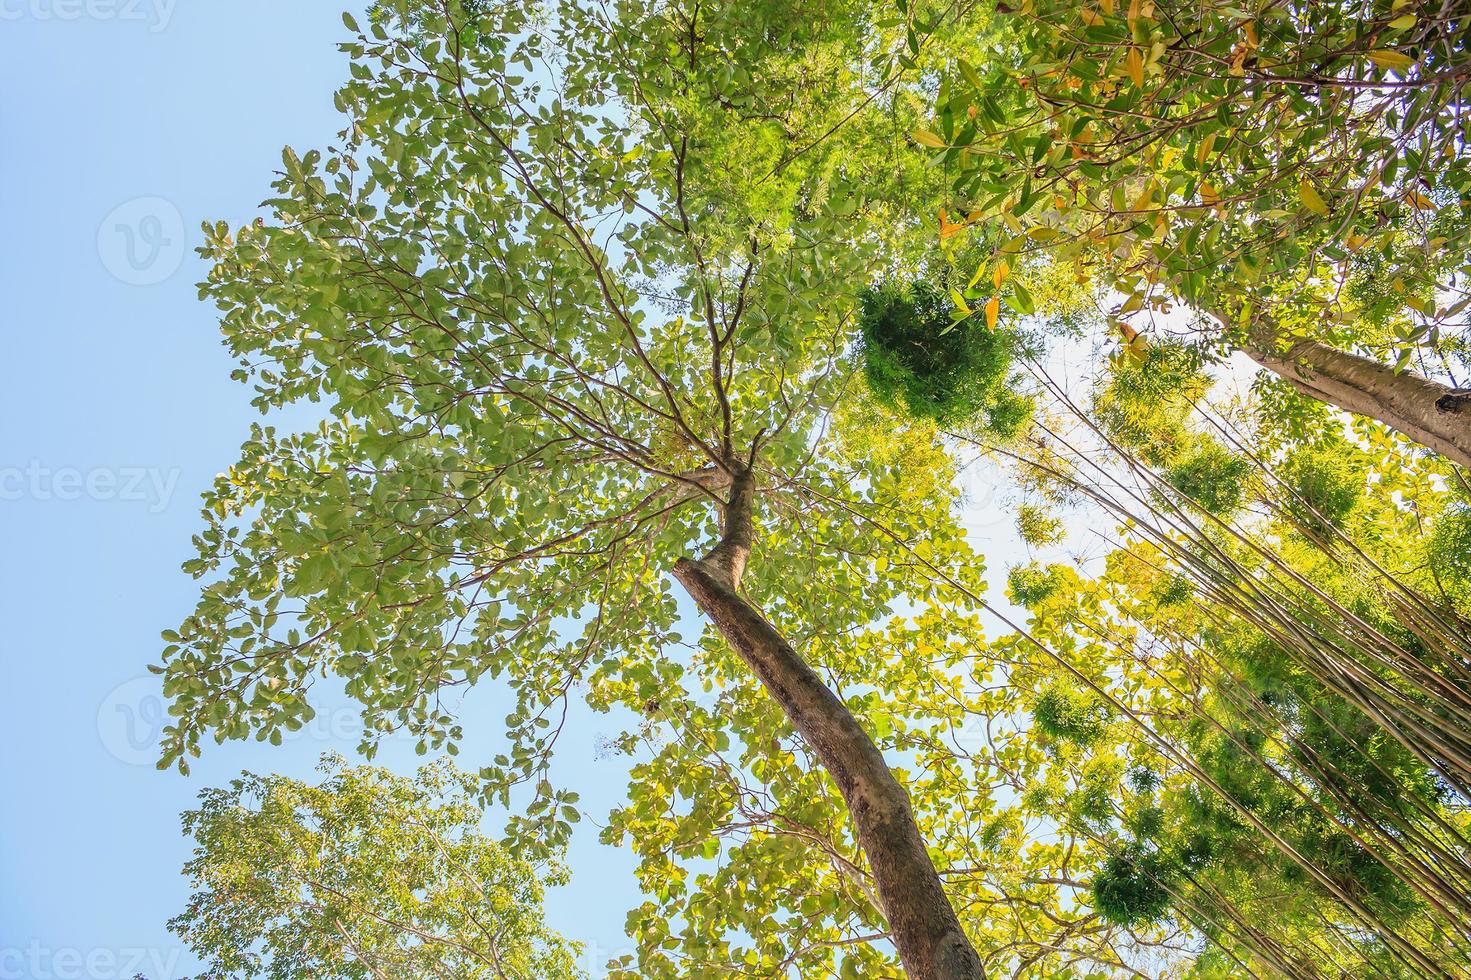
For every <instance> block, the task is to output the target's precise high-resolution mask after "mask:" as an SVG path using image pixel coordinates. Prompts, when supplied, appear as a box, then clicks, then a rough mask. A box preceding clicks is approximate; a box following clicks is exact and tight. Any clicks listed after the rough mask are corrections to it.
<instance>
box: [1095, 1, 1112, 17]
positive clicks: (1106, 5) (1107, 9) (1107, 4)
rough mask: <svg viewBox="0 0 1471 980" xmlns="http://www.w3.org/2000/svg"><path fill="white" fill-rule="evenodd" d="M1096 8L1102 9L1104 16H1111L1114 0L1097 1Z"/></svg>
mask: <svg viewBox="0 0 1471 980" xmlns="http://www.w3.org/2000/svg"><path fill="white" fill-rule="evenodd" d="M1098 6H1100V7H1102V8H1103V12H1104V13H1105V14H1112V13H1113V10H1114V0H1098Z"/></svg>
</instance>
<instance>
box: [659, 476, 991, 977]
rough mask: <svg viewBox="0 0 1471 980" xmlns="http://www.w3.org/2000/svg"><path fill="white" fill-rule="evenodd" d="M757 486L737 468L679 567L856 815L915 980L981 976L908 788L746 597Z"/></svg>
mask: <svg viewBox="0 0 1471 980" xmlns="http://www.w3.org/2000/svg"><path fill="white" fill-rule="evenodd" d="M754 493H755V488H754V486H753V484H752V476H751V474H750V472H749V470H746V471H742V472H738V473H737V475H736V476H735V477H734V480H733V481H732V485H731V488H730V501H729V503H728V505H727V506H726V507H725V513H724V514H723V515H722V534H721V540H720V543H719V544H718V545H717V546H716V547H715V549H714V550H713V551H711V552H710V554H708V555H706V556H705V557H704V558H702V559H700V560H699V561H692V560H690V559H684V560H682V561H680V562H679V563H678V564H677V565H676V566H675V568H674V577H675V578H676V579H678V580H679V582H680V583H681V584H682V585H683V586H684V588H685V590H686V591H687V592H688V593H689V594H690V597H691V598H692V599H694V601H695V602H696V604H698V605H699V607H700V609H701V610H702V611H703V612H704V613H705V615H707V616H709V617H710V619H711V621H712V622H714V624H715V626H716V628H717V629H719V630H720V632H721V635H723V636H724V637H725V639H726V640H727V642H729V643H730V645H731V647H732V648H734V650H735V652H736V653H737V654H738V655H739V656H740V658H741V660H743V661H744V662H745V663H746V665H747V666H748V667H750V668H751V670H752V671H753V672H754V673H755V674H756V676H757V678H758V679H759V680H760V681H761V684H762V686H763V687H765V689H766V692H767V693H768V694H769V695H770V696H771V697H772V699H774V700H775V701H776V703H777V704H779V705H780V706H781V709H782V711H784V712H785V713H786V716H787V719H788V720H789V721H790V722H791V723H792V726H793V727H794V728H796V730H797V731H798V732H799V733H800V734H801V736H802V738H803V740H804V741H806V743H807V744H808V745H809V746H810V747H811V748H812V750H813V751H814V752H816V753H817V757H818V759H819V760H821V762H822V765H823V768H824V769H826V770H827V772H828V774H829V775H830V776H832V778H833V781H834V782H835V783H837V786H838V790H839V792H841V793H842V794H843V800H844V802H846V803H847V806H848V811H849V813H851V814H852V816H853V824H854V826H855V828H856V829H857V833H858V843H859V846H861V847H862V848H863V852H864V854H865V855H867V857H868V863H869V866H870V867H871V868H872V871H873V879H874V884H875V885H876V886H877V891H878V897H879V901H880V903H881V904H882V905H883V908H882V909H881V910H880V911H882V912H883V914H884V916H885V917H886V918H887V919H888V923H889V934H890V936H891V937H892V938H893V941H894V946H895V947H896V948H897V949H898V951H899V959H900V960H901V961H902V963H903V964H904V972H905V973H906V974H907V975H908V976H909V977H910V980H977V978H981V977H984V976H985V971H984V970H983V969H982V967H981V961H980V957H979V956H977V955H976V952H975V950H974V949H973V948H972V947H971V944H970V941H969V940H968V939H967V938H966V936H965V932H964V930H963V929H961V926H960V920H959V919H958V918H957V917H956V915H955V910H954V908H952V907H951V905H950V900H949V898H947V897H946V895H945V890H944V888H943V887H941V884H940V876H939V875H938V874H936V872H935V866H934V863H933V862H932V861H931V860H930V855H929V851H928V849H927V848H926V847H925V842H924V838H923V837H922V836H920V832H919V826H918V824H916V823H915V820H914V812H913V810H912V808H911V806H910V802H909V795H908V793H906V792H905V791H904V787H902V786H900V785H899V781H898V780H897V779H895V778H894V774H893V773H892V772H891V771H890V770H889V767H888V764H887V763H886V762H885V761H884V757H883V754H882V753H881V752H880V751H879V750H878V746H876V745H874V743H873V740H872V739H870V738H869V737H868V733H867V732H866V731H864V729H863V726H862V725H860V724H859V723H858V720H857V719H856V718H854V717H853V713H852V712H851V711H849V710H848V708H847V706H846V705H844V704H843V702H842V701H841V700H839V699H838V697H837V696H836V695H835V694H833V692H832V691H830V690H828V688H827V685H825V684H824V683H823V682H822V679H821V678H820V677H819V676H818V675H817V672H816V671H814V670H813V669H812V668H811V667H810V666H808V664H807V663H806V661H804V660H803V659H802V658H801V657H800V656H799V655H798V654H797V652H796V651H795V650H794V649H792V646H791V644H789V643H787V641H786V640H785V639H783V638H782V636H781V634H780V633H778V632H777V631H776V629H775V627H773V626H772V625H771V624H770V623H769V622H767V621H766V618H765V617H764V616H762V615H761V613H760V611H759V610H757V609H756V607H755V606H753V605H751V604H750V603H749V602H747V601H746V600H745V599H743V598H741V596H740V594H739V592H738V591H737V590H738V589H739V587H740V579H741V573H742V572H743V571H744V569H745V564H746V558H747V557H748V556H749V555H750V551H751V543H752V539H753V536H754V532H753V528H752V523H751V509H752V503H753V498H754Z"/></svg>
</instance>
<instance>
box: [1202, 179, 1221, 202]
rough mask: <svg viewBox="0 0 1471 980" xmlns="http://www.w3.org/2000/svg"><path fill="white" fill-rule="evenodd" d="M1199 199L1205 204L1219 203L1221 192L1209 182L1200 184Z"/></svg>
mask: <svg viewBox="0 0 1471 980" xmlns="http://www.w3.org/2000/svg"><path fill="white" fill-rule="evenodd" d="M1200 199H1201V200H1202V201H1204V202H1205V203H1206V204H1219V203H1221V194H1220V192H1219V191H1217V190H1216V189H1215V188H1214V187H1212V186H1211V185H1210V184H1201V185H1200Z"/></svg>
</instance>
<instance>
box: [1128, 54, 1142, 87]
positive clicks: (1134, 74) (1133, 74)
mask: <svg viewBox="0 0 1471 980" xmlns="http://www.w3.org/2000/svg"><path fill="white" fill-rule="evenodd" d="M1124 70H1125V71H1127V72H1128V73H1129V80H1130V81H1132V82H1133V83H1134V84H1135V85H1143V84H1144V58H1143V57H1142V56H1141V55H1140V54H1139V49H1138V48H1130V49H1129V53H1128V54H1127V55H1125V56H1124Z"/></svg>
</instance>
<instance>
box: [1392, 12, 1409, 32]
mask: <svg viewBox="0 0 1471 980" xmlns="http://www.w3.org/2000/svg"><path fill="white" fill-rule="evenodd" d="M1389 26H1390V27H1392V28H1394V29H1395V30H1397V31H1407V30H1409V29H1410V28H1412V27H1414V26H1415V15H1414V14H1401V15H1400V16H1398V17H1396V18H1395V19H1394V20H1392V21H1390V22H1389Z"/></svg>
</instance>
